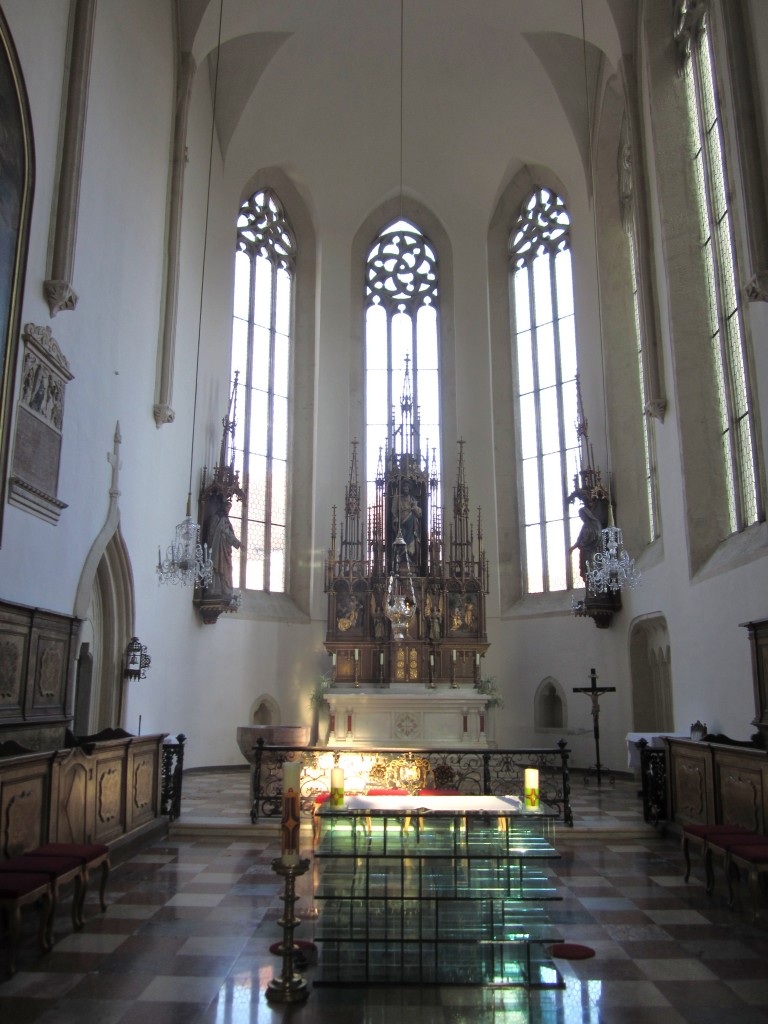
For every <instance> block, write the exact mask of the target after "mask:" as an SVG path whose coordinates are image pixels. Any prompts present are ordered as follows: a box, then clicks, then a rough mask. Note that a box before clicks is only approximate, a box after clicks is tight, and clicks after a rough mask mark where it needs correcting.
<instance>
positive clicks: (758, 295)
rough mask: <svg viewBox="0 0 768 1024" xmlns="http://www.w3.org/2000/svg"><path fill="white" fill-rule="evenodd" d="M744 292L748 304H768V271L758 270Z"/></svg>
mask: <svg viewBox="0 0 768 1024" xmlns="http://www.w3.org/2000/svg"><path fill="white" fill-rule="evenodd" d="M745 292H746V296H747V298H748V299H749V301H750V302H768V270H758V272H757V273H756V274H755V275H754V276H753V277H752V280H751V281H750V282H749V284H748V285H747V287H746V289H745Z"/></svg>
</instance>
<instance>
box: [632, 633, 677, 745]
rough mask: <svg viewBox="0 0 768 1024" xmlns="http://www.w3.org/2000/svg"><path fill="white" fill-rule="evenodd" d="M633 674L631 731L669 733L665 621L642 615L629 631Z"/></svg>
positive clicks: (671, 723)
mask: <svg viewBox="0 0 768 1024" xmlns="http://www.w3.org/2000/svg"><path fill="white" fill-rule="evenodd" d="M629 660H630V671H631V676H632V730H633V731H634V732H650V731H654V732H671V731H672V730H673V729H674V727H675V716H674V711H673V706H672V677H671V669H670V646H669V631H668V628H667V620H666V618H665V617H664V616H663V615H661V614H660V613H656V614H652V615H644V616H641V617H640V618H639V619H636V620H635V621H634V622H633V623H632V627H631V629H630V633H629Z"/></svg>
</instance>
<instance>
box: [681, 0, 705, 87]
mask: <svg viewBox="0 0 768 1024" xmlns="http://www.w3.org/2000/svg"><path fill="white" fill-rule="evenodd" d="M708 11H709V0H675V45H676V47H677V66H678V69H679V71H681V72H682V70H683V69H684V68H685V65H686V63H687V61H688V60H689V59H690V56H691V48H692V46H695V45H696V43H697V42H698V40H699V37H700V36H701V33H702V31H703V30H704V18H705V17H706V15H707V13H708Z"/></svg>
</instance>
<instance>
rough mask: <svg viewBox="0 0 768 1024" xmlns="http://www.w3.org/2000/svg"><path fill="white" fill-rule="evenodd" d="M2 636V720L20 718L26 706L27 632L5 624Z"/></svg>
mask: <svg viewBox="0 0 768 1024" xmlns="http://www.w3.org/2000/svg"><path fill="white" fill-rule="evenodd" d="M3 626H4V628H3V631H2V634H1V635H0V720H2V719H3V718H20V717H21V713H22V707H23V704H24V682H25V669H26V664H27V640H28V637H27V632H26V630H25V629H24V628H23V627H22V626H19V627H18V628H14V626H13V624H12V623H4V624H3Z"/></svg>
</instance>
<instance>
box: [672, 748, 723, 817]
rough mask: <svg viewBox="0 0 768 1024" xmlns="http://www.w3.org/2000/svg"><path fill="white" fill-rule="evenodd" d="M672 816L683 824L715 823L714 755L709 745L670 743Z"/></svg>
mask: <svg viewBox="0 0 768 1024" xmlns="http://www.w3.org/2000/svg"><path fill="white" fill-rule="evenodd" d="M668 743H669V750H670V762H671V763H670V771H669V785H670V800H671V805H672V815H673V817H674V818H675V819H676V820H677V821H680V822H696V823H700V824H703V823H705V822H710V821H714V818H715V806H714V795H713V793H714V791H713V784H712V755H711V753H710V748H709V744H701V745H700V746H699V745H698V744H695V743H690V742H677V741H675V740H669V741H668Z"/></svg>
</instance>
